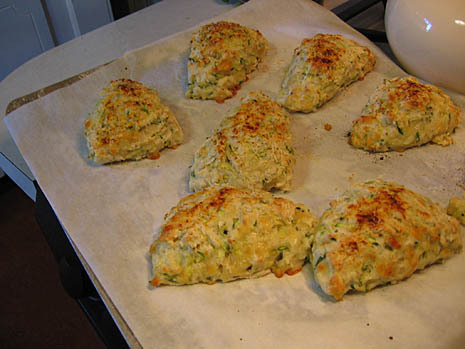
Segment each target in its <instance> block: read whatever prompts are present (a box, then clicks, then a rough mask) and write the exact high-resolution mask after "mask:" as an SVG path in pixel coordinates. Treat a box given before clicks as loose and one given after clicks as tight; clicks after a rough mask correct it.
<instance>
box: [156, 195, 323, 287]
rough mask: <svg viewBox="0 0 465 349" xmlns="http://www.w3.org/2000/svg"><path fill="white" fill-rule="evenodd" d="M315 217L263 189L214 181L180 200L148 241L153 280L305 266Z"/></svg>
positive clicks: (186, 280) (229, 277) (172, 281)
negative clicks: (222, 184)
mask: <svg viewBox="0 0 465 349" xmlns="http://www.w3.org/2000/svg"><path fill="white" fill-rule="evenodd" d="M315 222H316V221H315V219H314V218H313V216H312V215H311V213H310V211H309V210H308V208H306V207H305V206H304V205H302V204H298V205H296V204H294V203H293V202H292V201H289V200H286V199H283V198H275V197H273V196H272V195H271V194H270V193H268V192H265V191H262V190H255V191H253V190H248V189H238V188H233V187H219V186H215V187H211V188H208V189H205V190H203V191H200V192H197V193H195V194H191V195H190V196H187V197H185V198H183V199H181V200H180V202H179V203H178V205H177V206H175V207H173V208H172V209H171V211H170V212H169V213H168V214H167V215H166V216H165V222H164V224H163V226H162V228H161V233H160V235H159V237H158V238H157V239H156V240H155V241H154V242H153V244H152V245H151V247H150V254H151V258H152V271H153V275H152V279H151V281H150V284H151V285H152V286H158V285H163V284H165V285H186V284H195V283H208V284H212V283H215V282H218V281H221V282H227V281H233V280H237V279H243V278H257V277H260V276H263V275H266V274H268V273H270V272H272V273H274V274H275V275H276V276H277V277H281V276H283V275H284V274H285V273H286V274H289V275H293V274H295V273H297V272H299V271H300V270H301V269H302V266H303V264H304V262H305V258H306V255H308V252H309V248H310V244H311V239H312V229H313V227H314V224H315Z"/></svg>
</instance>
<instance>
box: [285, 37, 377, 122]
mask: <svg viewBox="0 0 465 349" xmlns="http://www.w3.org/2000/svg"><path fill="white" fill-rule="evenodd" d="M375 64H376V59H375V56H374V54H373V53H372V52H371V50H370V49H369V48H368V47H365V46H360V45H359V44H357V43H356V42H355V41H353V40H350V39H347V38H345V37H344V36H342V35H339V34H317V35H316V36H314V37H313V38H310V39H308V38H307V39H304V40H302V43H301V44H300V46H299V47H297V48H296V49H295V50H294V56H293V58H292V62H291V65H290V66H289V68H288V71H287V74H286V76H285V78H284V80H283V82H282V86H281V90H280V91H279V95H278V99H277V101H278V102H279V103H280V104H282V105H283V106H285V107H286V108H287V109H289V110H291V111H300V112H304V113H310V112H313V111H315V110H317V109H318V108H319V107H321V106H322V105H323V104H324V103H326V102H327V101H329V100H330V99H331V98H333V97H334V96H335V95H336V94H337V93H338V92H339V91H340V90H342V89H343V88H345V87H346V86H348V85H350V84H351V83H353V82H354V81H357V80H360V79H362V78H363V77H364V76H365V75H366V74H367V73H368V72H370V71H371V70H373V68H374V66H375Z"/></svg>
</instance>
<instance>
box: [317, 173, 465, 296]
mask: <svg viewBox="0 0 465 349" xmlns="http://www.w3.org/2000/svg"><path fill="white" fill-rule="evenodd" d="M461 250H462V239H461V228H460V224H459V222H458V221H457V220H456V219H455V218H454V217H451V216H449V215H447V213H446V211H445V210H444V209H442V208H440V207H439V205H438V204H436V203H433V202H432V201H431V200H430V199H428V198H426V197H424V196H422V195H420V194H417V193H415V192H413V191H411V190H409V189H406V188H405V187H403V186H401V185H398V184H395V183H391V182H385V181H383V180H380V179H377V180H374V181H368V182H366V183H363V184H358V185H356V186H354V187H353V188H351V189H350V190H348V191H347V192H346V193H345V194H344V195H342V196H341V197H339V198H338V199H336V200H335V201H333V202H331V207H330V208H329V209H328V210H327V211H326V212H325V213H324V214H323V216H322V217H321V219H320V221H319V223H318V225H317V227H316V228H315V231H314V240H313V244H312V252H311V254H310V260H311V263H312V265H313V269H314V275H315V278H316V280H317V282H318V284H319V285H320V287H321V288H322V290H323V291H324V292H326V293H327V294H328V295H331V296H333V297H334V298H335V299H336V300H341V299H342V297H343V296H344V294H345V293H347V292H348V291H350V290H357V291H361V292H367V291H369V290H371V289H372V288H374V287H376V286H378V285H383V284H388V283H397V282H399V281H401V280H403V279H406V278H408V277H410V276H411V275H412V274H413V273H414V272H415V271H416V270H420V269H423V268H425V267H426V266H428V265H430V264H433V263H436V262H439V261H443V260H445V259H446V258H449V257H451V256H452V255H454V254H455V253H459V252H460V251H461Z"/></svg>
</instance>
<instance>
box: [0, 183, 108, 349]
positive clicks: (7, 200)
mask: <svg viewBox="0 0 465 349" xmlns="http://www.w3.org/2000/svg"><path fill="white" fill-rule="evenodd" d="M0 203H1V209H0V281H1V284H0V348H2V349H3V348H88V349H89V348H104V345H103V343H102V342H101V340H100V338H99V337H98V336H97V334H96V332H95V331H94V329H93V328H92V326H91V325H90V323H89V322H88V320H87V318H86V316H85V315H84V313H83V312H82V311H81V309H80V307H79V305H78V304H77V303H76V302H75V301H74V300H73V299H72V298H70V297H69V296H68V295H67V294H66V293H65V291H64V289H63V287H62V285H61V283H60V279H59V276H58V270H57V264H56V262H55V259H54V258H53V255H52V254H51V252H50V250H49V248H48V245H47V243H46V241H45V239H44V237H43V235H42V233H41V231H40V229H39V227H38V225H37V223H36V221H35V219H34V202H33V201H32V200H31V199H30V198H29V197H28V196H27V195H26V194H24V192H23V191H22V190H21V189H19V188H18V187H17V186H16V185H15V184H14V183H13V182H11V181H10V180H9V178H8V177H7V176H4V177H3V178H1V179H0Z"/></svg>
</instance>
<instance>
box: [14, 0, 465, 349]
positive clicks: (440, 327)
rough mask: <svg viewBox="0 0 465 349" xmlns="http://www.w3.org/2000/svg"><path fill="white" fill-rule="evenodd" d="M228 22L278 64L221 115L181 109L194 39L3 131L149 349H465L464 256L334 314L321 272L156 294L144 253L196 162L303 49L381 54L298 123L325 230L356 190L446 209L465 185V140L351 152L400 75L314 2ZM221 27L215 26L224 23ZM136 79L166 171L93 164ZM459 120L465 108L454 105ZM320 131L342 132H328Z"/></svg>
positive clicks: (300, 183) (55, 100)
mask: <svg viewBox="0 0 465 349" xmlns="http://www.w3.org/2000/svg"><path fill="white" fill-rule="evenodd" d="M219 18H221V19H230V20H234V21H237V22H239V23H241V24H243V25H248V26H251V27H254V28H257V29H259V30H260V31H261V32H262V33H263V34H264V35H265V37H266V38H267V39H268V40H269V41H270V47H271V48H270V51H269V53H268V55H267V57H266V59H265V61H264V62H263V64H262V65H261V66H260V67H259V69H258V71H256V72H254V73H252V74H251V75H250V79H249V81H248V82H247V83H245V84H244V85H243V87H242V89H241V90H240V91H239V93H238V95H237V96H236V97H235V98H233V99H229V100H227V101H226V102H225V103H224V104H218V103H216V102H214V101H194V100H188V99H186V98H185V97H184V93H185V91H186V85H187V83H186V82H187V72H186V68H185V67H186V63H187V57H188V45H189V40H190V37H191V33H192V30H189V31H186V32H183V33H179V34H176V35H174V36H171V37H168V38H167V39H165V40H162V41H159V42H157V43H154V44H153V45H150V46H147V47H145V48H142V49H140V50H137V51H133V52H129V53H128V54H126V55H125V56H124V57H122V58H121V59H119V60H117V61H115V62H113V63H111V64H109V65H107V66H105V67H103V68H101V69H99V70H98V71H97V72H95V73H93V74H92V75H90V76H89V77H87V78H85V79H83V80H81V81H79V82H77V83H75V84H73V85H72V86H70V87H67V88H64V89H61V90H59V91H56V92H54V93H52V94H50V95H48V96H46V97H44V98H42V99H40V100H38V101H35V102H32V103H30V104H28V105H26V106H23V107H21V108H20V109H18V110H16V111H15V112H13V113H12V114H10V115H9V116H8V117H7V118H6V123H7V126H8V129H9V130H10V133H11V134H12V136H13V138H14V140H15V142H16V143H17V145H18V147H19V149H20V151H21V153H22V155H23V157H24V158H25V159H26V161H27V163H28V165H29V167H30V168H31V170H32V172H33V173H34V176H35V178H36V179H37V180H38V182H39V184H40V186H41V188H42V190H43V191H44V193H45V194H46V196H47V198H48V200H49V201H50V203H51V204H52V206H53V208H54V210H55V212H56V214H57V216H58V217H59V219H60V221H61V222H62V224H63V226H64V227H65V229H66V231H67V232H68V234H69V237H70V238H71V239H72V241H73V242H74V244H75V246H76V247H77V248H78V249H79V251H80V253H81V254H82V255H83V256H84V257H85V259H86V261H87V263H88V264H89V266H90V267H91V268H92V270H93V272H94V273H95V275H96V277H97V278H98V280H99V281H100V283H101V284H102V286H103V288H104V289H105V291H106V292H107V293H108V296H109V297H110V299H111V300H112V302H113V303H114V304H115V306H116V308H117V309H118V311H119V312H120V314H121V315H122V317H123V318H124V320H125V321H126V322H127V324H128V326H129V328H130V329H131V330H132V332H133V333H134V335H135V337H136V338H137V340H138V341H139V342H140V343H141V345H142V346H143V347H146V348H149V347H161V348H164V347H172V346H174V347H185V346H188V345H189V346H192V347H204V348H217V347H220V346H222V347H240V346H247V347H271V348H277V347H283V346H285V347H316V346H323V347H325V348H331V347H346V346H354V347H381V348H382V347H392V346H393V345H395V346H404V347H407V346H408V347H412V348H413V347H422V348H433V347H442V348H445V347H450V348H454V347H457V348H463V346H464V345H465V326H463V323H465V306H464V305H463V295H464V294H465V253H462V254H460V255H458V256H455V257H454V258H452V259H451V260H449V261H447V263H445V264H443V265H435V266H432V267H430V268H428V269H427V270H426V271H424V272H421V273H417V274H415V275H414V276H413V277H412V278H411V279H409V280H407V281H406V282H402V283H399V284H398V285H394V286H388V287H381V288H378V289H375V290H373V291H371V292H369V293H367V294H353V295H348V296H346V297H345V298H344V300H343V301H342V302H339V303H336V302H333V301H332V300H331V299H329V298H328V297H326V296H325V295H324V294H322V292H321V291H320V290H319V288H318V286H317V285H316V284H315V283H314V281H313V279H312V275H311V274H312V273H311V268H309V267H308V266H307V267H305V268H304V270H303V271H302V272H301V273H299V274H297V275H295V276H292V277H289V276H285V277H283V278H281V279H277V278H275V277H274V276H267V277H264V278H261V279H256V280H242V281H237V282H232V283H228V284H216V285H211V286H208V285H194V286H186V287H162V288H157V289H150V288H149V287H148V279H149V275H150V264H149V261H148V259H147V250H148V248H149V246H150V243H151V242H152V241H153V239H154V236H155V234H156V233H157V232H158V231H159V228H160V226H161V223H162V220H163V216H164V214H165V213H166V212H167V211H168V210H169V208H170V207H172V206H174V205H175V204H176V203H177V202H178V200H179V199H180V198H182V197H184V196H186V195H188V194H189V192H188V183H187V182H188V173H189V169H188V166H189V165H191V163H192V159H193V154H194V152H195V151H196V150H197V149H198V148H199V147H200V145H201V144H202V143H203V141H204V140H205V138H206V137H207V136H208V135H210V134H211V133H212V132H213V131H214V130H215V128H216V127H218V125H219V123H220V121H221V119H222V118H223V117H224V116H226V115H227V113H228V112H229V111H231V110H232V109H234V108H235V107H236V106H238V105H239V104H240V98H241V97H243V96H245V95H246V94H247V92H248V91H253V90H257V89H261V90H262V91H264V92H265V93H267V94H268V95H270V96H272V97H275V96H276V94H277V92H278V90H279V86H280V83H281V79H282V78H283V76H284V72H285V69H286V67H287V65H288V63H289V62H290V59H291V57H292V52H293V49H294V48H295V47H296V46H298V45H299V43H300V41H301V39H302V38H304V37H311V36H313V35H315V34H317V33H319V32H325V33H341V34H343V35H345V36H347V37H349V38H352V39H354V40H356V41H358V42H359V43H361V44H365V45H368V46H370V47H371V48H372V49H373V51H374V52H375V55H376V58H377V65H376V68H375V70H374V71H373V72H371V73H370V74H368V75H367V76H366V78H365V79H364V80H363V81H359V82H357V83H355V84H353V85H351V86H350V87H349V88H348V89H346V90H345V91H344V92H342V93H340V94H339V95H338V96H336V97H335V98H334V99H333V100H331V101H330V102H329V103H327V104H326V105H325V106H323V107H322V108H321V109H320V110H319V111H318V112H316V113H312V114H300V113H295V114H293V116H292V118H293V120H292V132H293V137H294V146H295V149H296V156H297V163H296V169H295V177H294V181H293V187H292V190H291V192H289V193H287V194H283V195H281V196H284V197H287V198H290V199H292V200H294V201H298V202H303V203H305V204H306V205H307V206H308V207H309V208H310V209H311V210H312V213H313V214H314V215H315V216H319V215H320V214H321V213H322V212H323V211H324V210H325V209H326V208H327V207H328V203H329V201H330V200H331V199H333V198H335V197H336V196H338V195H339V194H341V193H342V192H343V191H344V190H345V189H347V188H348V187H349V186H350V185H351V184H352V183H357V182H360V181H363V180H366V179H372V178H375V177H382V178H384V179H386V180H394V181H397V182H399V183H402V184H404V185H406V186H407V187H409V188H411V189H414V190H416V191H418V192H420V193H423V194H425V195H428V196H429V197H431V198H432V199H434V200H436V201H439V202H440V203H441V204H442V205H444V206H445V205H446V204H447V201H448V199H449V198H450V197H451V196H453V195H456V196H457V195H460V194H461V193H462V188H461V186H460V185H462V184H463V182H464V167H465V157H464V154H465V127H464V125H463V123H462V124H461V125H460V127H459V128H458V130H457V132H456V134H455V136H454V138H455V140H456V142H455V144H454V145H452V146H449V147H446V148H443V147H440V146H437V145H427V146H424V147H420V148H417V149H410V150H408V151H405V152H403V153H386V154H370V153H366V152H364V151H361V150H356V149H354V148H352V147H350V146H349V145H348V144H347V137H346V135H347V132H348V131H349V129H350V126H351V123H352V120H354V119H355V118H357V117H358V115H359V112H360V110H361V108H362V107H363V105H364V104H365V103H366V100H367V98H368V96H369V95H370V94H371V93H372V92H373V90H374V89H375V87H376V85H378V84H379V83H381V82H382V80H383V79H384V78H386V77H393V76H397V75H402V74H403V72H402V71H401V70H400V69H399V68H398V67H397V66H395V64H394V63H392V62H391V61H390V60H389V59H388V58H386V57H385V56H384V54H383V53H382V52H381V51H380V50H379V49H377V48H376V46H375V45H374V44H372V43H370V42H369V41H368V40H367V39H366V38H364V37H363V36H361V35H360V34H358V33H357V32H355V31H354V30H352V29H351V28H350V27H349V26H347V25H346V24H344V23H343V22H342V21H340V20H339V19H338V18H337V17H336V16H334V15H333V14H332V13H330V12H329V11H327V10H325V9H324V8H322V7H320V6H318V5H316V4H314V3H313V2H312V1H305V0H295V1H289V2H287V1H279V0H254V1H250V2H248V3H247V4H245V5H243V6H240V7H239V8H237V9H235V10H232V11H231V12H229V13H228V14H227V15H225V16H221V17H219ZM219 18H217V19H219ZM121 77H128V78H131V79H135V80H138V81H141V82H143V83H145V84H147V85H149V86H152V87H154V88H156V89H157V90H158V91H159V95H160V98H161V99H162V100H163V101H164V102H165V103H166V104H168V105H169V106H170V107H171V108H172V109H173V112H174V114H175V115H176V117H177V119H178V121H179V123H180V125H181V127H182V128H183V130H184V133H185V142H184V144H183V145H181V146H180V147H178V148H177V149H176V150H164V151H163V152H161V157H160V159H158V160H156V161H152V160H144V161H139V162H126V163H120V164H114V165H109V166H98V165H95V164H93V163H92V162H91V161H90V160H88V159H87V148H86V143H85V139H84V136H83V122H84V119H85V118H86V116H87V114H88V113H89V112H90V111H91V110H92V108H93V105H94V104H95V102H96V101H97V99H98V91H100V90H101V89H102V88H103V87H105V86H106V85H107V84H108V82H109V81H110V80H111V79H116V78H121ZM453 99H454V101H455V102H456V103H457V104H458V105H459V106H460V107H461V108H462V111H463V109H464V106H465V97H464V96H460V95H456V94H454V95H453ZM324 123H329V124H331V125H332V129H331V131H326V130H325V128H324Z"/></svg>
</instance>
